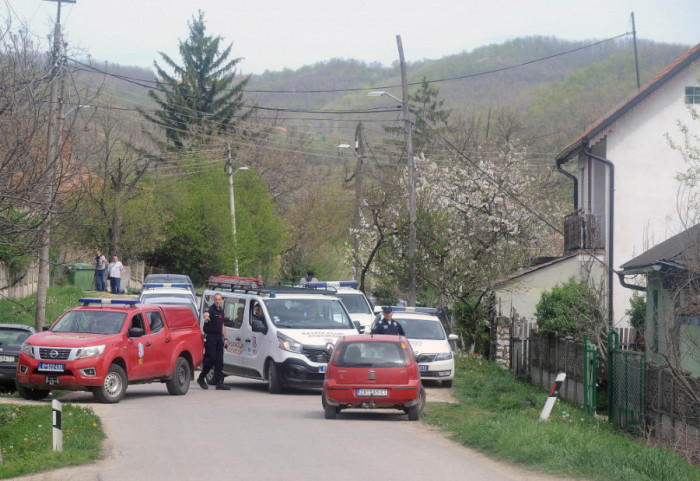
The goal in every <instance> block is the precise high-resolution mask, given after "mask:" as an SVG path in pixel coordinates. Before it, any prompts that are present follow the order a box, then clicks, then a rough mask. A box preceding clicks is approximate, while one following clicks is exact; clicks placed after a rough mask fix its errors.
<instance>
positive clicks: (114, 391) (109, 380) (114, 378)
mask: <svg viewBox="0 0 700 481" xmlns="http://www.w3.org/2000/svg"><path fill="white" fill-rule="evenodd" d="M126 384H127V378H126V373H125V372H124V369H122V368H121V366H119V365H117V364H112V365H111V366H110V367H109V371H107V375H106V376H105V380H104V382H103V383H102V386H96V387H94V388H93V391H92V395H93V396H95V399H97V400H98V401H99V402H101V403H107V404H112V403H118V402H119V401H121V400H122V398H123V397H124V394H126Z"/></svg>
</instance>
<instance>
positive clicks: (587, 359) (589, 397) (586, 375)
mask: <svg viewBox="0 0 700 481" xmlns="http://www.w3.org/2000/svg"><path fill="white" fill-rule="evenodd" d="M597 367H598V349H597V347H596V345H595V344H593V343H589V342H588V333H584V334H583V409H585V410H586V412H588V413H591V414H593V413H595V410H596V398H597V397H598V387H597V383H596V374H597Z"/></svg>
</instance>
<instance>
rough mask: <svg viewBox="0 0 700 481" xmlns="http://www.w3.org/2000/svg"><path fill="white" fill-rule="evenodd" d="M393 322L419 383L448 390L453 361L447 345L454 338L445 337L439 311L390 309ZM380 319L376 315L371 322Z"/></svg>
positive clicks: (435, 309) (453, 369) (454, 337)
mask: <svg viewBox="0 0 700 481" xmlns="http://www.w3.org/2000/svg"><path fill="white" fill-rule="evenodd" d="M392 311H393V312H394V317H393V319H394V320H395V321H397V322H398V323H399V324H401V327H403V330H404V332H405V333H406V337H407V338H408V342H410V343H411V347H412V348H413V353H414V354H415V356H416V362H417V363H418V366H419V369H420V375H421V379H423V380H429V381H438V382H440V383H441V385H442V386H443V387H452V381H453V379H454V373H455V360H454V355H453V354H452V348H451V347H450V343H449V341H455V340H457V339H458V337H457V335H455V334H450V335H449V336H448V335H446V334H445V329H443V327H442V323H441V322H440V319H439V318H438V317H437V315H438V312H439V310H438V309H437V308H434V307H404V306H392ZM381 318H382V316H381V313H380V314H379V315H377V317H376V319H375V322H378V321H379V320H380V319H381Z"/></svg>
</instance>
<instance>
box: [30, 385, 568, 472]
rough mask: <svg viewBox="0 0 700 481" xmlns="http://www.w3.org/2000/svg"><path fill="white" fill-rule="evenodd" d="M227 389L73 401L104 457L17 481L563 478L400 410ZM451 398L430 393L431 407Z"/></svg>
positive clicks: (150, 391)
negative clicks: (109, 401) (112, 401)
mask: <svg viewBox="0 0 700 481" xmlns="http://www.w3.org/2000/svg"><path fill="white" fill-rule="evenodd" d="M226 383H227V384H229V385H230V386H232V388H233V389H232V390H231V391H216V390H213V389H209V390H208V391H204V390H202V389H200V388H199V386H197V385H196V384H194V383H193V384H192V386H191V388H190V391H189V392H188V394H187V395H185V396H170V395H168V394H167V390H166V389H165V386H164V385H161V384H150V385H143V386H130V387H129V389H128V391H127V394H126V397H125V398H124V400H122V402H121V403H119V404H116V405H104V404H98V403H95V402H94V401H93V399H92V396H91V395H89V394H87V393H71V394H69V395H68V397H69V398H70V402H73V403H74V404H83V403H84V404H85V405H90V406H91V407H92V408H93V409H94V410H95V412H96V413H97V414H98V415H100V416H101V418H102V419H103V424H104V426H105V430H106V432H107V436H108V440H107V441H106V446H105V458H104V459H103V460H101V461H99V462H97V463H94V464H92V465H88V466H84V467H79V468H67V469H60V470H55V471H52V472H48V473H40V474H36V475H32V476H28V477H24V478H21V479H24V480H32V481H35V480H36V481H38V480H42V481H44V480H45V481H56V480H66V479H70V480H72V481H88V480H89V481H93V480H101V481H125V480H127V481H137V480H141V479H156V480H192V479H204V480H207V481H213V480H219V479H221V480H224V479H227V480H228V479H255V480H259V481H263V480H275V481H276V480H304V481H321V480H323V481H328V480H329V479H334V480H339V481H343V480H348V481H364V480H374V479H381V480H383V481H392V480H401V481H405V480H416V479H425V480H431V479H475V480H476V479H478V480H479V481H516V480H518V481H524V480H555V479H559V478H554V477H548V476H546V475H542V474H538V473H532V472H529V471H525V470H523V469H521V468H518V467H514V466H510V465H507V464H505V463H498V462H495V461H492V460H490V459H488V458H486V457H484V456H482V455H480V454H478V453H476V452H474V451H472V450H469V449H466V448H464V447H462V446H459V445H457V444H456V443H453V442H451V441H448V440H446V439H445V438H444V436H443V435H442V434H441V433H439V432H436V431H434V430H432V429H431V428H430V427H428V426H426V425H424V424H422V423H420V422H410V421H408V420H407V416H406V415H405V414H403V413H400V412H399V411H395V412H394V411H365V410H363V411H354V412H353V411H344V412H343V413H341V414H340V415H339V416H338V418H337V419H335V420H326V419H324V416H323V409H322V407H321V400H320V395H319V394H320V391H301V390H299V391H292V392H288V393H285V394H281V395H270V394H268V393H267V391H266V385H265V384H264V383H262V382H259V381H248V380H243V379H238V378H232V377H228V378H227V380H226ZM446 397H447V396H445V390H441V389H440V388H434V389H429V390H428V402H430V401H431V399H432V400H445V398H446Z"/></svg>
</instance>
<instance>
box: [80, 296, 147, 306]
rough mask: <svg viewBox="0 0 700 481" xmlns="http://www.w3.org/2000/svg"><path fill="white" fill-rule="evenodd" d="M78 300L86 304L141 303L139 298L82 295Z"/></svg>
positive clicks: (131, 304)
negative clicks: (107, 297)
mask: <svg viewBox="0 0 700 481" xmlns="http://www.w3.org/2000/svg"><path fill="white" fill-rule="evenodd" d="M78 302H82V303H83V305H84V306H87V305H88V304H120V305H123V306H131V307H133V306H135V305H136V304H138V303H139V300H138V299H103V298H101V297H81V298H80V299H78Z"/></svg>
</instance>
